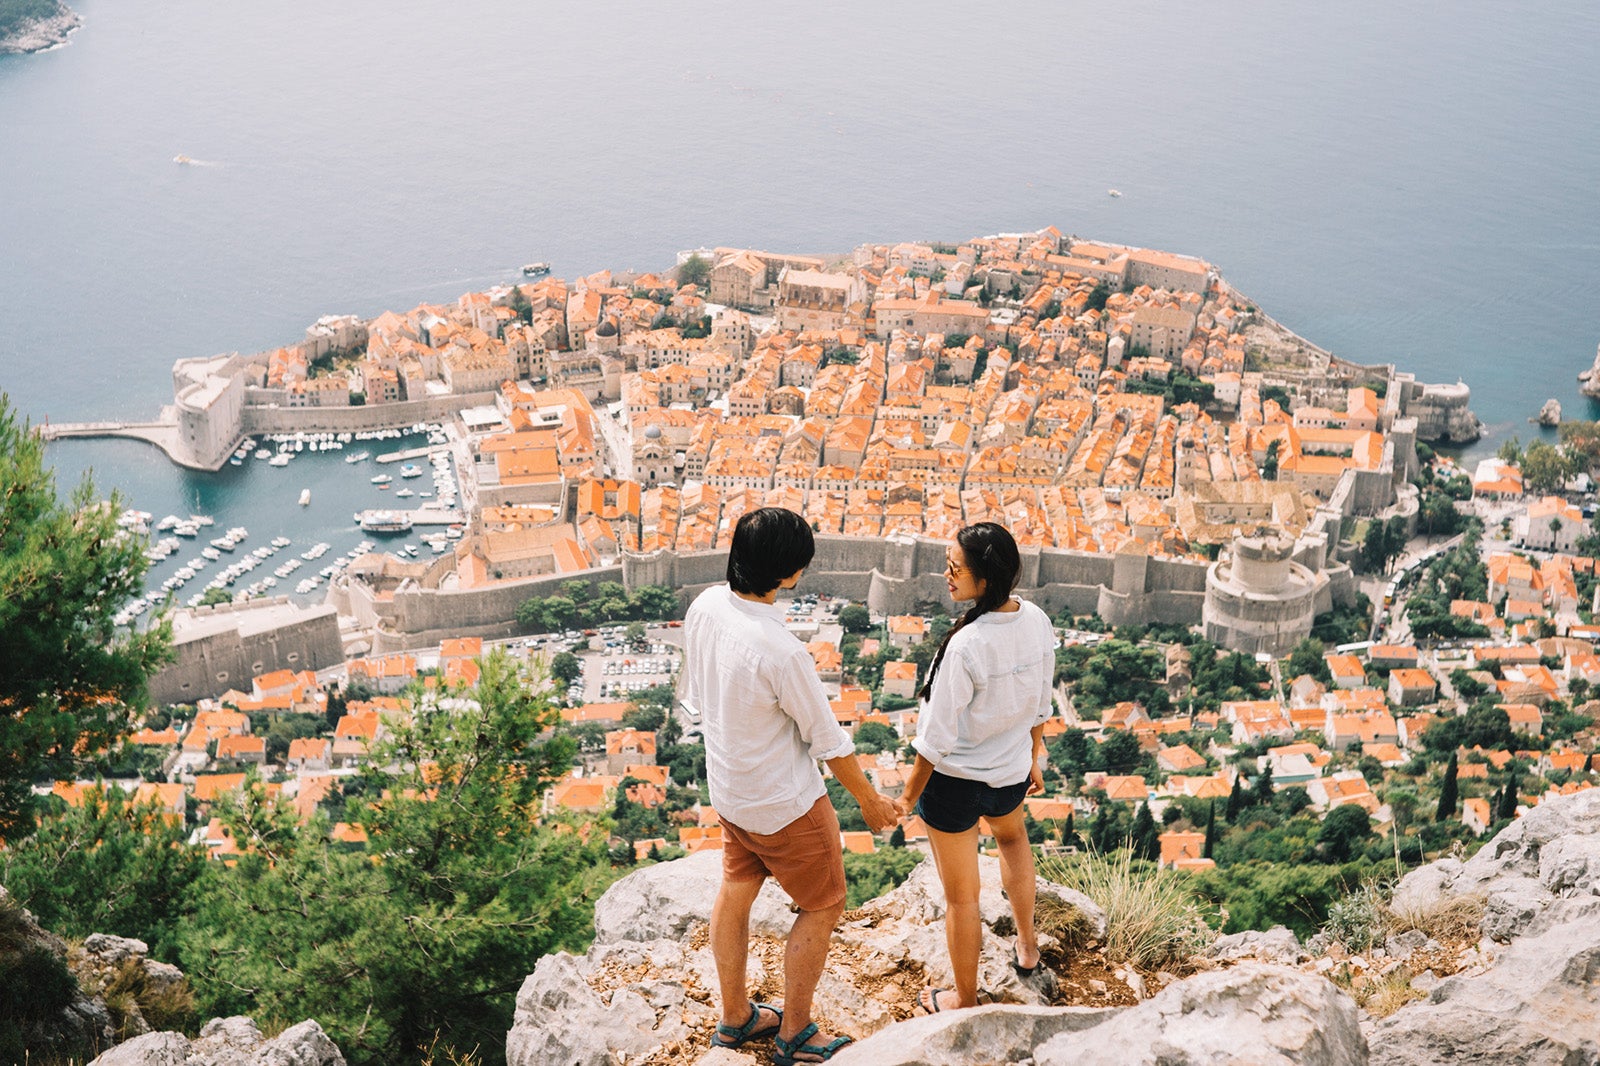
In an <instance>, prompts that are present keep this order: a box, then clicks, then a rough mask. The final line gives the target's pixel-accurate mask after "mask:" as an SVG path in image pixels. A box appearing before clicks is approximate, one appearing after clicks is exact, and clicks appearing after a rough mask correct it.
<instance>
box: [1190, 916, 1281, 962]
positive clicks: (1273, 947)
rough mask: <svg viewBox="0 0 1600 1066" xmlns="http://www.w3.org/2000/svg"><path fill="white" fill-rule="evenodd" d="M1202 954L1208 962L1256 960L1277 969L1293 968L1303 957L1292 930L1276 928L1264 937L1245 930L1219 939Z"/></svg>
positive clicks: (1263, 934) (1261, 934) (1258, 933)
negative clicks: (1282, 967) (1274, 965)
mask: <svg viewBox="0 0 1600 1066" xmlns="http://www.w3.org/2000/svg"><path fill="white" fill-rule="evenodd" d="M1203 954H1204V955H1205V957H1206V958H1208V959H1222V960H1224V961H1229V962H1231V961H1234V960H1236V959H1256V960H1258V961H1260V962H1273V963H1277V964H1278V965H1280V966H1293V965H1295V964H1296V963H1298V962H1299V961H1300V960H1301V959H1303V958H1304V957H1305V954H1306V953H1305V949H1303V948H1302V947H1301V946H1300V938H1299V937H1297V936H1295V935H1294V932H1293V930H1291V929H1289V928H1287V927H1285V926H1281V925H1278V926H1274V927H1273V928H1271V929H1268V930H1267V931H1266V932H1264V933H1263V932H1258V931H1256V930H1248V931H1246V932H1243V933H1232V934H1229V935H1228V936H1224V937H1218V938H1217V939H1216V940H1215V941H1213V942H1212V943H1211V946H1210V947H1208V948H1206V950H1205V951H1204V952H1203Z"/></svg>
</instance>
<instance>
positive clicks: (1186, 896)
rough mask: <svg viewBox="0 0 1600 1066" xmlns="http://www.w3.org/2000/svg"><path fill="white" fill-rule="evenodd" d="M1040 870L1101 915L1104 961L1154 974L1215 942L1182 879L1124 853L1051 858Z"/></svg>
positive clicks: (1178, 875)
mask: <svg viewBox="0 0 1600 1066" xmlns="http://www.w3.org/2000/svg"><path fill="white" fill-rule="evenodd" d="M1039 869H1040V872H1041V873H1042V874H1044V876H1045V877H1046V878H1048V879H1049V880H1051V881H1054V882H1055V883H1056V884H1059V885H1065V886H1066V887H1068V888H1074V889H1077V890H1078V891H1079V892H1082V893H1083V894H1084V895H1086V896H1088V897H1089V898H1090V899H1092V900H1093V901H1094V902H1095V903H1096V904H1097V905H1098V906H1099V907H1100V909H1101V910H1103V911H1105V912H1106V945H1105V954H1106V958H1107V960H1109V961H1110V962H1113V963H1125V964H1130V965H1133V966H1137V967H1141V968H1146V969H1154V968H1156V967H1159V966H1163V965H1165V964H1167V963H1169V962H1173V961H1178V960H1185V959H1188V958H1189V957H1190V956H1192V955H1194V954H1195V953H1197V952H1198V951H1200V949H1202V948H1203V947H1204V946H1205V945H1206V944H1208V943H1210V941H1211V940H1212V939H1213V938H1214V936H1215V934H1214V933H1213V932H1212V931H1211V929H1210V928H1209V927H1208V926H1207V925H1206V923H1205V919H1204V917H1203V915H1202V914H1201V911H1200V907H1199V901H1198V900H1197V899H1196V898H1195V897H1194V896H1193V895H1191V894H1190V892H1189V888H1188V884H1187V882H1186V880H1185V879H1184V877H1183V876H1182V875H1181V874H1176V873H1172V872H1170V871H1164V870H1162V869H1161V868H1159V867H1157V866H1153V865H1151V864H1149V863H1145V862H1139V863H1135V862H1134V861H1133V853H1132V852H1131V851H1128V850H1126V849H1123V850H1120V851H1117V852H1114V853H1112V854H1111V855H1099V854H1096V853H1095V852H1093V851H1088V852H1082V853H1079V854H1077V855H1068V856H1059V857H1058V856H1052V857H1050V858H1046V859H1043V860H1041V861H1040V863H1039Z"/></svg>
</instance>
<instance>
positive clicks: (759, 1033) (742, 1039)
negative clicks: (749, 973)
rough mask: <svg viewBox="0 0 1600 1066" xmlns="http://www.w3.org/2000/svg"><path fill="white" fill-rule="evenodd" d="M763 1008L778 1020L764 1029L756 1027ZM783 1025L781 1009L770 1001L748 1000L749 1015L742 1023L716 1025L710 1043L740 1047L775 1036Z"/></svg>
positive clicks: (726, 1046) (718, 1045) (727, 1046)
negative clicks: (736, 1024) (715, 1030)
mask: <svg viewBox="0 0 1600 1066" xmlns="http://www.w3.org/2000/svg"><path fill="white" fill-rule="evenodd" d="M763 1010H769V1011H771V1012H772V1013H773V1014H776V1015H777V1016H778V1020H777V1021H775V1022H773V1023H772V1024H771V1025H769V1026H767V1027H766V1028H765V1029H757V1028H756V1021H757V1020H758V1019H759V1018H760V1017H761V1012H762V1011H763ZM782 1027H783V1009H782V1008H781V1007H774V1006H773V1005H772V1004H770V1003H757V1002H756V1001H755V1000H753V999H752V1000H751V1001H750V1017H749V1019H748V1020H747V1021H746V1022H745V1023H744V1024H743V1025H738V1026H734V1025H718V1026H717V1032H716V1035H715V1036H713V1037H712V1038H711V1043H712V1044H714V1045H716V1046H717V1047H725V1048H741V1047H744V1046H745V1045H746V1044H748V1043H750V1041H752V1040H765V1039H766V1038H767V1037H769V1036H777V1035H778V1030H779V1029H780V1028H782Z"/></svg>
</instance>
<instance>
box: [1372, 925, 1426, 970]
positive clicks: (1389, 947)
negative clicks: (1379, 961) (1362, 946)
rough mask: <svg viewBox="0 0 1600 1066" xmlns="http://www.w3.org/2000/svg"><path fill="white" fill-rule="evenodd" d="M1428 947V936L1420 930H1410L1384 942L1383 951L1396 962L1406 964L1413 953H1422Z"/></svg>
mask: <svg viewBox="0 0 1600 1066" xmlns="http://www.w3.org/2000/svg"><path fill="white" fill-rule="evenodd" d="M1427 946H1428V934H1427V933H1424V932H1423V931H1422V930H1420V929H1408V930H1406V931H1405V932H1404V933H1400V934H1399V935H1398V936H1391V937H1390V938H1389V939H1387V940H1385V941H1384V942H1383V950H1384V951H1385V952H1386V953H1387V954H1388V956H1389V957H1390V958H1391V959H1394V960H1395V961H1396V962H1404V961H1405V960H1406V959H1409V958H1410V957H1411V953H1412V952H1414V951H1421V950H1422V949H1423V948H1425V947H1427Z"/></svg>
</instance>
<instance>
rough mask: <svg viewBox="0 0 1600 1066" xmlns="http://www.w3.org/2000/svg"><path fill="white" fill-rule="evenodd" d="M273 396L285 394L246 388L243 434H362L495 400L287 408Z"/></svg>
mask: <svg viewBox="0 0 1600 1066" xmlns="http://www.w3.org/2000/svg"><path fill="white" fill-rule="evenodd" d="M270 396H282V393H281V391H280V390H277V389H247V390H245V406H244V410H243V412H242V413H241V427H240V428H241V430H242V432H243V433H245V434H246V435H249V434H261V433H297V432H305V433H359V432H363V431H365V430H372V429H392V428H395V427H402V426H411V425H415V424H416V423H418V422H442V421H446V420H448V419H450V418H451V417H452V416H454V415H455V413H456V412H457V411H462V410H465V409H466V408H468V407H484V406H490V405H492V404H493V403H494V401H495V394H494V393H492V392H471V393H463V394H461V395H459V396H456V395H451V396H430V397H428V398H426V399H422V400H402V401H400V402H398V403H376V404H366V405H363V406H361V407H285V406H282V405H281V404H279V405H277V406H274V404H273V403H272V402H269V401H268V397H270Z"/></svg>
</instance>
